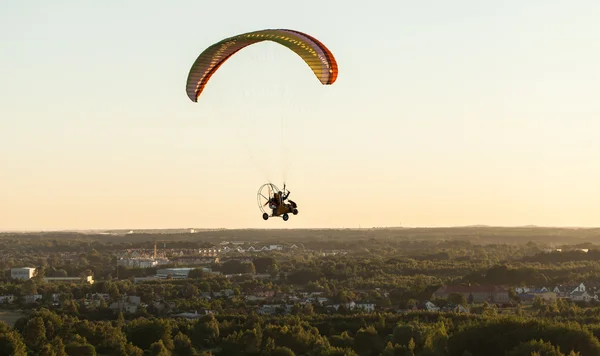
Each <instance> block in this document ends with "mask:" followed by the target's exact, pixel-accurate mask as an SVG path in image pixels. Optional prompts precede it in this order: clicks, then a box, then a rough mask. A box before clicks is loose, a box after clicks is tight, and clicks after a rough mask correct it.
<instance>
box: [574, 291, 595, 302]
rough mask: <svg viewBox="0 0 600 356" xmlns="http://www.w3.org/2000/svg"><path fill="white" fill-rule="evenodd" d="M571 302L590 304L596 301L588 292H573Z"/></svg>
mask: <svg viewBox="0 0 600 356" xmlns="http://www.w3.org/2000/svg"><path fill="white" fill-rule="evenodd" d="M570 297H571V300H573V301H576V302H589V301H591V300H592V299H595V298H594V296H592V295H590V294H588V292H586V291H583V292H579V291H578V292H573V293H571V295H570Z"/></svg>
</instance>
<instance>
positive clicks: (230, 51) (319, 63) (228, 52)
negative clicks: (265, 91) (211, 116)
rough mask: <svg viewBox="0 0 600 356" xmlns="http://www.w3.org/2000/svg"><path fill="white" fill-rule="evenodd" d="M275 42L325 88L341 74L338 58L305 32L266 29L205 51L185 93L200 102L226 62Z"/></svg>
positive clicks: (199, 57) (246, 34) (214, 45)
mask: <svg viewBox="0 0 600 356" xmlns="http://www.w3.org/2000/svg"><path fill="white" fill-rule="evenodd" d="M262 41H273V42H276V43H279V44H281V45H283V46H286V47H287V48H289V49H291V50H292V51H294V52H295V53H296V54H298V55H299V56H300V57H301V58H302V59H303V60H304V62H305V63H306V64H307V65H308V66H309V67H310V69H311V70H312V71H313V73H314V74H315V76H316V77H317V79H319V81H320V82H321V84H323V85H331V84H333V83H334V82H335V80H336V79H337V75H338V66H337V62H336V60H335V57H334V56H333V54H332V53H331V51H329V49H328V48H327V47H325V45H324V44H323V43H321V42H320V41H319V40H317V39H316V38H314V37H312V36H310V35H307V34H305V33H302V32H299V31H295V30H287V29H266V30H259V31H253V32H248V33H243V34H239V35H236V36H233V37H229V38H226V39H224V40H221V41H219V42H217V43H215V44H213V45H211V46H210V47H208V48H207V49H205V50H204V51H203V52H202V53H201V54H200V56H198V58H197V59H196V61H195V62H194V64H193V65H192V67H191V69H190V72H189V74H188V78H187V84H186V92H187V95H188V97H189V98H190V100H192V101H194V102H197V101H198V97H200V94H201V93H202V91H203V90H204V87H205V86H206V84H207V83H208V81H209V79H210V77H211V76H212V75H213V74H214V73H215V72H216V71H217V70H218V69H219V67H220V66H221V65H223V63H225V61H227V59H229V58H230V57H231V56H233V55H234V54H235V53H236V52H238V51H239V50H241V49H243V48H244V47H247V46H249V45H252V44H255V43H258V42H262Z"/></svg>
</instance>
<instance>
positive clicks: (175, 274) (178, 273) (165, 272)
mask: <svg viewBox="0 0 600 356" xmlns="http://www.w3.org/2000/svg"><path fill="white" fill-rule="evenodd" d="M193 269H194V268H189V267H188V268H161V269H159V270H157V271H156V277H158V278H168V277H169V276H171V278H173V279H178V278H188V275H189V274H190V271H191V270H193Z"/></svg>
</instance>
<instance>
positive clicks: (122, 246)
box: [0, 227, 600, 356]
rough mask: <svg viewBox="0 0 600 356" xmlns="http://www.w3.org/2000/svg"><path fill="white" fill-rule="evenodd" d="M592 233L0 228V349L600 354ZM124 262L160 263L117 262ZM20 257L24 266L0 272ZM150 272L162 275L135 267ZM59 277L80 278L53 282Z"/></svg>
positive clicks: (598, 277)
mask: <svg viewBox="0 0 600 356" xmlns="http://www.w3.org/2000/svg"><path fill="white" fill-rule="evenodd" d="M599 238H600V229H551V228H536V227H520V228H493V227H463V228H440V229H405V228H390V229H386V228H381V229H361V230H350V229H348V230H264V231H263V230H215V231H209V230H207V231H203V230H196V231H195V232H194V233H190V232H188V230H180V231H167V232H157V231H139V232H134V233H129V232H120V231H110V232H47V233H2V234H0V251H2V254H1V255H0V267H1V268H2V270H3V271H4V273H3V275H2V277H1V278H0V320H1V319H3V315H11V316H13V318H12V319H10V320H9V319H6V320H5V321H4V322H0V355H19V356H21V355H205V356H207V355H256V356H262V355H265V356H267V355H360V356H363V355H365V356H367V355H373V356H378V355H415V356H418V355H456V356H466V355H489V356H495V355H499V356H500V355H502V356H504V355H515V356H516V355H527V356H530V355H600V341H599V339H598V336H599V335H600V301H598V297H599V296H600V289H598V287H600V262H599V261H600V248H598V245H597V243H598V241H600V239H599ZM155 246H156V250H155V249H154V248H155ZM251 247H252V248H251ZM263 247H264V248H263ZM261 248H262V249H261ZM207 250H210V251H211V252H209V253H207V252H206V251H207ZM157 255H160V256H162V257H160V256H159V257H156V256H157ZM134 256H137V257H134ZM184 257H185V258H184ZM136 258H144V259H150V260H153V259H161V258H162V259H163V260H164V261H165V262H164V263H163V264H161V265H154V266H151V267H142V266H130V265H123V264H122V262H123V261H125V260H132V261H134V260H135V259H136ZM22 267H32V268H34V269H35V272H34V274H33V276H31V278H27V279H18V278H14V277H13V276H12V275H11V270H12V269H14V268H22ZM185 268H187V270H186V271H187V272H186V273H187V274H186V275H185V276H183V277H181V276H176V275H175V273H176V272H177V273H179V272H178V271H179V270H178V269H185ZM161 270H167V271H172V272H169V274H168V275H167V276H163V277H162V278H158V277H157V278H151V277H152V276H158V275H160V273H162V272H161ZM171 273H172V274H171ZM66 276H69V277H72V276H76V277H78V278H79V277H85V276H92V277H93V280H94V283H86V282H73V281H69V282H60V281H57V279H56V278H54V277H66ZM82 281H84V279H82ZM445 287H448V288H450V287H451V288H454V289H453V290H452V291H450V292H448V293H446V294H444V293H443V290H444V288H445ZM491 287H493V289H489V288H491ZM486 288H488V289H486ZM482 290H486V291H487V290H493V292H485V293H488V294H486V295H484V296H481V293H482V292H481V291H482ZM597 292H598V293H597ZM478 293H479V294H478ZM490 293H491V294H490ZM504 295H505V296H506V298H504V297H503V296H504Z"/></svg>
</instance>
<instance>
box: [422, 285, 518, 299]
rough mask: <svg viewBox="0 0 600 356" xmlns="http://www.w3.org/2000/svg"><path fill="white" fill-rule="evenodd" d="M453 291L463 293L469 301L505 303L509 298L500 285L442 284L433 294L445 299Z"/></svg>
mask: <svg viewBox="0 0 600 356" xmlns="http://www.w3.org/2000/svg"><path fill="white" fill-rule="evenodd" d="M454 293H456V294H462V295H464V296H465V298H466V299H467V301H468V302H469V303H483V302H488V303H506V302H508V301H509V300H510V298H509V297H508V291H507V290H506V289H505V288H504V287H500V286H460V285H459V286H442V287H440V288H439V289H438V290H437V291H435V293H433V296H434V297H436V298H444V299H445V298H448V296H449V295H450V294H454Z"/></svg>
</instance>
